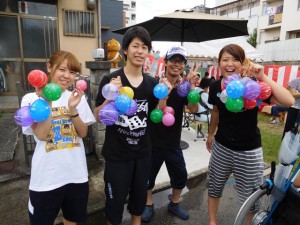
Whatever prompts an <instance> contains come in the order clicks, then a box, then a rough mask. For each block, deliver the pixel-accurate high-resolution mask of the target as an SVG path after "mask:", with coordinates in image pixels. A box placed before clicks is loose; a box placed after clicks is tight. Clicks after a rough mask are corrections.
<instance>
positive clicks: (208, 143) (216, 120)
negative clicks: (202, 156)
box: [206, 105, 219, 152]
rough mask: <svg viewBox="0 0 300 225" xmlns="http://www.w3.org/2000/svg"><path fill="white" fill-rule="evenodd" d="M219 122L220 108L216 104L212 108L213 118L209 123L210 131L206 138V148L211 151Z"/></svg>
mask: <svg viewBox="0 0 300 225" xmlns="http://www.w3.org/2000/svg"><path fill="white" fill-rule="evenodd" d="M218 123H219V110H218V108H217V106H216V105H214V106H213V109H212V110H211V118H210V124H209V133H208V137H207V140H206V148H207V150H208V151H209V152H211V147H212V143H213V141H214V136H215V133H216V130H217V126H218Z"/></svg>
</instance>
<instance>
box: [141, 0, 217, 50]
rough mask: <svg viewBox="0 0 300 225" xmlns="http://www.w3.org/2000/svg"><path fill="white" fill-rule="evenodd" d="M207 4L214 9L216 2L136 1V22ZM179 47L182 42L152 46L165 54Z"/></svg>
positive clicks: (190, 0)
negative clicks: (174, 47)
mask: <svg viewBox="0 0 300 225" xmlns="http://www.w3.org/2000/svg"><path fill="white" fill-rule="evenodd" d="M204 1H205V4H206V6H207V7H213V6H214V4H215V0H151V1H150V0H137V1H136V22H137V23H141V22H144V21H146V20H150V19H152V18H153V17H154V16H156V15H162V14H167V13H172V12H174V11H175V10H177V9H189V8H193V7H195V6H197V5H203V4H204ZM174 45H176V46H179V45H180V42H158V41H153V42H152V46H153V49H154V50H155V51H160V52H161V55H163V54H165V53H166V52H167V50H168V49H169V48H170V47H171V46H174Z"/></svg>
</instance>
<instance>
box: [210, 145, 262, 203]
mask: <svg viewBox="0 0 300 225" xmlns="http://www.w3.org/2000/svg"><path fill="white" fill-rule="evenodd" d="M263 168H264V163H263V154H262V148H261V147H259V148H256V149H253V150H250V151H232V150H230V149H228V148H226V147H224V146H223V145H221V144H220V143H218V142H217V141H214V144H213V146H212V154H211V158H210V162H209V167H208V177H207V181H206V187H207V189H208V195H209V196H210V197H214V198H220V197H221V196H222V192H223V189H224V186H225V184H226V182H227V180H228V178H229V176H230V175H231V174H233V175H234V178H235V181H236V189H237V194H238V199H239V201H240V203H241V204H243V202H244V201H245V200H246V199H247V198H248V197H249V196H250V195H251V194H252V193H253V192H254V191H256V190H257V189H258V187H259V185H261V183H262V181H263ZM256 207H258V205H257V206H256ZM256 207H255V208H256Z"/></svg>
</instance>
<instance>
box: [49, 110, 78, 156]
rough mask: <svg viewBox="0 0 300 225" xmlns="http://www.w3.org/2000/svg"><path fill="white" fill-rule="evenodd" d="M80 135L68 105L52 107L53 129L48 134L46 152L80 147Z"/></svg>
mask: <svg viewBox="0 0 300 225" xmlns="http://www.w3.org/2000/svg"><path fill="white" fill-rule="evenodd" d="M79 146H80V142H79V137H78V135H77V133H76V129H75V127H74V125H73V123H72V120H71V118H70V113H69V110H68V108H67V107H65V106H64V107H54V108H52V129H51V132H50V134H49V135H48V140H47V143H46V152H50V151H53V150H60V149H65V148H69V149H72V148H75V147H79Z"/></svg>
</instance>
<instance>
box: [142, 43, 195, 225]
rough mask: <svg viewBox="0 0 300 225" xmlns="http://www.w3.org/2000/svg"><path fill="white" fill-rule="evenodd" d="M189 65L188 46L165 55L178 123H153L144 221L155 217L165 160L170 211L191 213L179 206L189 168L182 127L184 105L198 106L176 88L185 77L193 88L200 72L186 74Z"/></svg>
mask: <svg viewBox="0 0 300 225" xmlns="http://www.w3.org/2000/svg"><path fill="white" fill-rule="evenodd" d="M186 64H187V52H186V49H185V48H183V47H181V46H180V47H172V48H170V49H169V50H168V52H167V54H166V57H165V67H166V68H165V73H164V74H163V77H164V78H166V79H167V80H168V81H169V82H170V83H171V85H172V87H173V89H172V91H171V93H170V94H169V96H168V98H167V106H169V107H172V108H173V109H174V112H175V114H174V117H175V123H174V124H173V125H172V126H165V125H163V124H162V123H153V122H151V123H150V130H151V140H152V146H153V147H152V163H151V173H150V176H149V182H148V197H147V203H146V207H145V209H144V212H143V215H142V221H143V222H149V221H150V220H151V219H152V217H153V214H154V204H153V198H152V189H153V188H154V186H155V180H156V177H157V174H158V172H159V170H160V168H161V166H162V164H163V163H164V162H165V164H166V166H167V169H168V174H169V177H170V183H171V187H172V195H170V197H169V200H170V202H169V204H168V211H169V212H171V213H173V214H174V215H176V216H178V217H179V218H180V219H182V220H187V219H189V214H188V212H187V211H186V210H184V209H183V208H182V207H181V205H180V195H181V192H182V189H183V188H184V187H185V186H186V182H187V170H186V165H185V161H184V157H183V153H182V149H181V147H180V140H181V129H182V128H181V127H182V118H183V110H184V107H185V105H187V108H188V109H189V110H190V111H191V112H197V110H198V105H197V104H190V103H188V101H187V97H180V96H179V95H178V93H177V87H178V85H180V83H181V82H182V81H183V79H187V80H189V81H190V83H191V89H194V88H195V85H196V83H197V80H198V79H199V77H198V75H197V70H198V68H197V67H196V68H194V69H190V71H189V74H188V75H186V76H183V73H184V69H185V66H186ZM183 77H184V78H183Z"/></svg>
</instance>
